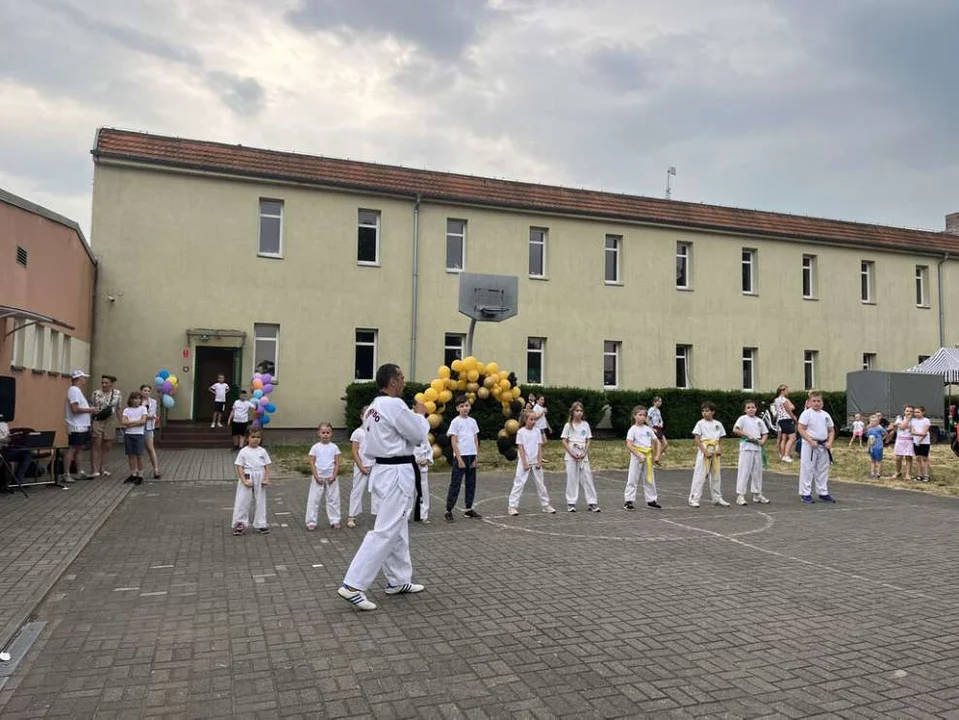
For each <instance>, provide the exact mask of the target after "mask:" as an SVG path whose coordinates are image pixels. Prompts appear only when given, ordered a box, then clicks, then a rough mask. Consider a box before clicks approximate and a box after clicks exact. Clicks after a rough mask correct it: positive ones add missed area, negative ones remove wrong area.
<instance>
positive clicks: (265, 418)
mask: <svg viewBox="0 0 959 720" xmlns="http://www.w3.org/2000/svg"><path fill="white" fill-rule="evenodd" d="M260 424H262V425H269V424H270V416H269V415H264V416H263V417H261V418H260Z"/></svg>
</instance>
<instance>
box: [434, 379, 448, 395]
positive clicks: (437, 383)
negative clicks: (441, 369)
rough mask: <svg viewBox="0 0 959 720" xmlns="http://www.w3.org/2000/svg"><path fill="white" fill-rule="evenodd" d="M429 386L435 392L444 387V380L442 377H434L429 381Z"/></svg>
mask: <svg viewBox="0 0 959 720" xmlns="http://www.w3.org/2000/svg"><path fill="white" fill-rule="evenodd" d="M430 387H431V388H433V389H434V390H435V391H436V392H441V391H442V390H445V389H446V381H445V380H444V379H443V378H436V379H435V380H433V381H432V382H431V383H430Z"/></svg>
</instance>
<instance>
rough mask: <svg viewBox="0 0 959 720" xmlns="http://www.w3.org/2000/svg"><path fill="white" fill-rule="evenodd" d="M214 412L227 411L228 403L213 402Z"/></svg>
mask: <svg viewBox="0 0 959 720" xmlns="http://www.w3.org/2000/svg"><path fill="white" fill-rule="evenodd" d="M213 412H218V413H224V412H226V403H225V402H215V403H213Z"/></svg>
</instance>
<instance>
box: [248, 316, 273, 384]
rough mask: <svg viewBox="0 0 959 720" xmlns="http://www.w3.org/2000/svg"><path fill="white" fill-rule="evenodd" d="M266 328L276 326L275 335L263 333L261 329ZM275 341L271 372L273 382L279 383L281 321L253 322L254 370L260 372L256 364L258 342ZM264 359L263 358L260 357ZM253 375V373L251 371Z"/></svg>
mask: <svg viewBox="0 0 959 720" xmlns="http://www.w3.org/2000/svg"><path fill="white" fill-rule="evenodd" d="M266 328H276V333H275V334H274V335H261V334H260V333H259V331H260V330H261V329H266ZM270 342H272V343H273V372H272V373H270V374H271V375H272V376H273V384H274V385H276V384H277V382H276V381H277V379H278V378H279V374H280V324H279V323H253V372H254V373H255V372H258V371H257V369H256V366H257V365H258V359H257V355H256V346H257V343H270ZM259 360H263V358H259ZM250 374H251V375H252V374H253V373H250Z"/></svg>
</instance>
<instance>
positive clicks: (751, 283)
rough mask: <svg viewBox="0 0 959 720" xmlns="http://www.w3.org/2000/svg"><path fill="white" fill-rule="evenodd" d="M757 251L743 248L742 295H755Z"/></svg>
mask: <svg viewBox="0 0 959 720" xmlns="http://www.w3.org/2000/svg"><path fill="white" fill-rule="evenodd" d="M757 259H758V254H757V251H756V250H754V249H752V248H743V293H744V294H745V295H755V294H756V292H757V288H756V269H757V268H756V260H757Z"/></svg>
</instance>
